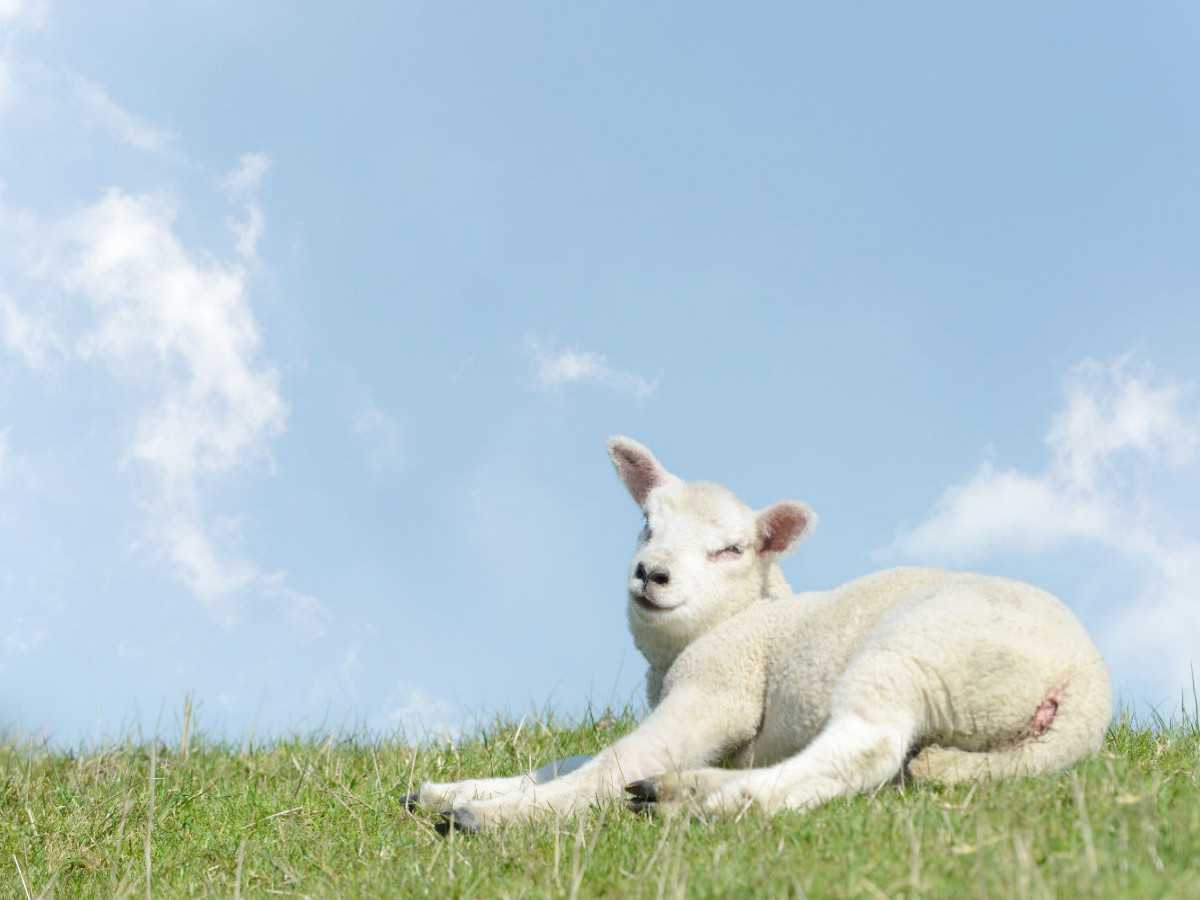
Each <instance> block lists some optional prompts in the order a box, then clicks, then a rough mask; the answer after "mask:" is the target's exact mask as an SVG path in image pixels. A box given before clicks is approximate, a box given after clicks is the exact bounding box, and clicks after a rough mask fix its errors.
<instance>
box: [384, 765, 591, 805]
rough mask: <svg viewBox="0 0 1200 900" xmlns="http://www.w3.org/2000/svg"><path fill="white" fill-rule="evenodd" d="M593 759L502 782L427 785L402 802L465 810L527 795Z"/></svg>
mask: <svg viewBox="0 0 1200 900" xmlns="http://www.w3.org/2000/svg"><path fill="white" fill-rule="evenodd" d="M590 759H591V757H590V756H568V757H567V758H566V759H557V760H555V761H554V762H552V763H547V764H546V765H544V766H542V767H541V768H538V769H534V770H533V771H531V772H525V773H524V774H522V775H512V776H508V777H501V778H468V779H466V780H463V781H446V782H440V783H439V782H435V781H426V782H425V783H424V784H422V785H421V789H420V791H419V792H417V793H415V794H407V795H405V796H404V797H403V798H402V800H401V802H403V803H404V805H405V806H407V807H408V808H409V809H412V808H413V807H415V806H421V807H424V808H425V809H434V810H439V809H448V808H450V807H453V806H461V805H462V804H464V803H466V802H468V801H470V800H485V799H488V798H490V797H500V796H503V795H505V794H510V793H512V792H513V791H523V790H527V789H528V788H530V787H533V786H534V785H535V784H544V783H546V782H548V781H552V780H553V779H555V778H560V777H562V776H564V775H567V774H569V773H571V772H574V771H575V770H576V769H578V768H579V767H580V766H582V765H583V764H584V763H586V762H588V761H589V760H590Z"/></svg>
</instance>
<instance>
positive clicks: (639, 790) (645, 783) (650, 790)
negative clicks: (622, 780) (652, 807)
mask: <svg viewBox="0 0 1200 900" xmlns="http://www.w3.org/2000/svg"><path fill="white" fill-rule="evenodd" d="M625 793H627V794H628V795H629V796H630V797H631V798H632V799H631V800H630V801H629V802H630V804H633V803H639V802H640V803H653V802H654V801H655V800H657V799H658V783H657V782H656V781H655V780H654V779H653V778H643V779H642V780H641V781H631V782H629V784H627V785H625Z"/></svg>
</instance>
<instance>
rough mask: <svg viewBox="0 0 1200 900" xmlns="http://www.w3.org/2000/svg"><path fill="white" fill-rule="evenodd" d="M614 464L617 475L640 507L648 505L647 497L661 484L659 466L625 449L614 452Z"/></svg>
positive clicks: (617, 449)
mask: <svg viewBox="0 0 1200 900" xmlns="http://www.w3.org/2000/svg"><path fill="white" fill-rule="evenodd" d="M613 463H614V464H615V465H616V467H617V474H618V475H619V476H620V477H621V481H622V482H623V483H624V484H625V487H626V489H627V490H628V491H629V493H630V494H632V495H633V499H634V500H636V501H637V504H638V506H643V505H645V503H646V497H647V496H648V495H649V494H650V491H652V490H653V489H654V488H655V487H657V486H658V482H659V480H660V479H659V470H658V466H657V465H656V464H655V463H654V460H652V459H647V458H646V457H645V456H643V455H641V454H640V453H635V452H633V451H631V450H630V449H628V448H625V447H617V448H615V450H614V452H613Z"/></svg>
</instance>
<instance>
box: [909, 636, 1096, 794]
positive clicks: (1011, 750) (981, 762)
mask: <svg viewBox="0 0 1200 900" xmlns="http://www.w3.org/2000/svg"><path fill="white" fill-rule="evenodd" d="M1111 716H1112V688H1111V687H1110V685H1109V680H1108V670H1107V669H1106V668H1105V666H1104V663H1103V661H1101V660H1100V658H1099V657H1098V656H1097V657H1096V659H1095V660H1094V661H1091V662H1090V663H1089V664H1088V665H1085V666H1081V667H1079V668H1078V669H1077V670H1076V671H1075V672H1074V673H1073V674H1072V676H1071V679H1070V680H1069V681H1068V682H1067V684H1066V686H1065V687H1063V688H1061V689H1058V690H1054V691H1050V692H1048V693H1047V695H1046V699H1045V700H1044V701H1043V702H1042V704H1041V706H1039V707H1038V708H1037V709H1036V710H1030V720H1029V727H1028V733H1027V734H1026V735H1025V736H1024V737H1023V738H1022V739H1021V740H1020V741H1019V742H1017V743H1016V744H1014V745H1013V746H1011V747H1006V748H1002V749H998V750H991V751H985V752H972V751H968V750H962V749H959V748H958V747H939V746H936V745H934V746H929V747H925V748H924V749H923V750H921V752H920V753H918V754H917V755H916V756H915V757H913V758H912V759H911V760H909V763H908V766H907V769H908V773H909V774H910V775H911V776H912V777H913V778H915V779H917V780H918V781H934V782H938V783H941V784H954V783H956V782H961V781H979V780H983V779H987V778H1014V777H1021V776H1029V775H1039V774H1042V773H1049V772H1056V771H1059V770H1061V769H1065V768H1066V767H1067V766H1069V765H1071V764H1072V763H1075V762H1078V761H1079V760H1080V759H1082V758H1083V757H1085V756H1087V755H1088V754H1089V753H1094V752H1096V751H1097V750H1099V749H1100V745H1101V743H1102V742H1103V741H1104V733H1105V731H1106V730H1107V728H1108V722H1109V719H1110V718H1111Z"/></svg>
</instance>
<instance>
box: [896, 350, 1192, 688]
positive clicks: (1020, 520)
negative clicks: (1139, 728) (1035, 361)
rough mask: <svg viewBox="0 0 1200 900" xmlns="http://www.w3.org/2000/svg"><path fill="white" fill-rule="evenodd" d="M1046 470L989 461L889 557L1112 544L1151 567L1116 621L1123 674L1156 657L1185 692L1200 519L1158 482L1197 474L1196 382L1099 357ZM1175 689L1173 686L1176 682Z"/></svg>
mask: <svg viewBox="0 0 1200 900" xmlns="http://www.w3.org/2000/svg"><path fill="white" fill-rule="evenodd" d="M1064 395H1065V405H1064V407H1063V408H1062V410H1061V411H1060V412H1059V413H1058V415H1057V416H1056V417H1055V420H1054V423H1053V426H1052V427H1051V429H1050V431H1049V433H1048V434H1047V436H1046V443H1047V446H1048V447H1049V450H1050V458H1049V461H1048V463H1047V465H1046V467H1045V469H1044V470H1043V471H1041V472H1040V473H1036V474H1028V473H1024V472H1020V471H1017V470H1014V469H1007V470H998V469H997V468H996V467H995V466H994V465H993V464H991V463H984V464H983V465H982V466H981V467H980V468H979V470H978V471H977V472H976V473H975V475H974V477H972V478H971V479H970V480H969V481H967V482H966V483H965V484H961V485H957V486H954V487H951V488H948V489H947V490H946V491H945V492H944V493H943V494H942V496H941V497H940V498H938V500H937V502H936V503H935V504H934V507H933V510H932V511H931V513H930V514H929V516H928V517H927V518H926V519H925V520H924V521H923V522H921V523H919V524H918V525H916V526H915V527H913V528H910V529H907V530H904V531H902V532H901V533H900V534H899V535H898V536H897V537H896V539H895V541H894V542H893V543H892V545H891V546H890V547H888V548H886V549H885V550H884V551H882V552H881V555H882V556H887V557H903V558H909V559H914V560H920V561H925V562H931V561H932V562H942V563H946V564H967V563H973V562H976V561H979V560H981V559H984V558H985V557H987V556H989V555H991V554H995V553H1005V552H1007V553H1014V552H1015V553H1042V552H1048V551H1052V550H1054V549H1056V548H1059V547H1062V546H1064V545H1068V544H1075V545H1081V546H1095V547H1101V548H1104V549H1106V550H1108V551H1111V552H1112V553H1113V554H1114V555H1115V556H1117V557H1118V558H1121V559H1123V560H1125V561H1126V563H1128V564H1130V565H1131V566H1132V567H1133V568H1134V569H1135V571H1137V572H1138V573H1140V593H1139V595H1138V596H1137V597H1135V598H1131V601H1130V603H1129V604H1128V605H1127V606H1126V607H1125V608H1123V609H1121V610H1119V611H1117V612H1116V613H1115V614H1114V615H1113V616H1112V618H1111V620H1110V624H1109V628H1108V631H1107V634H1106V638H1107V644H1108V645H1109V646H1110V647H1112V648H1114V649H1115V650H1116V652H1117V653H1118V654H1119V655H1120V656H1121V657H1122V660H1121V661H1120V662H1118V663H1117V667H1118V668H1123V669H1124V671H1132V670H1133V669H1134V661H1135V660H1137V659H1143V660H1144V659H1145V658H1146V656H1147V654H1151V653H1153V654H1154V658H1156V659H1158V660H1159V661H1160V663H1165V665H1162V666H1161V673H1162V679H1161V680H1160V681H1159V682H1158V683H1157V684H1156V687H1157V688H1159V689H1162V690H1167V691H1170V690H1172V689H1174V690H1177V689H1178V686H1179V685H1182V684H1184V683H1185V682H1186V679H1187V678H1188V677H1189V671H1190V666H1191V664H1192V662H1193V661H1194V660H1198V659H1200V654H1197V651H1196V648H1197V647H1200V601H1198V600H1197V598H1198V597H1200V517H1197V516H1196V515H1195V512H1194V510H1189V509H1182V510H1181V509H1176V508H1173V506H1174V504H1173V503H1172V497H1171V495H1170V492H1169V490H1164V489H1163V488H1162V487H1161V486H1158V487H1156V485H1158V484H1159V479H1161V478H1163V477H1168V478H1169V476H1170V475H1171V474H1172V473H1174V474H1176V475H1181V476H1183V477H1184V478H1185V479H1194V477H1195V474H1196V473H1195V466H1194V465H1193V460H1194V458H1195V450H1196V447H1197V442H1198V440H1200V414H1198V413H1197V410H1196V408H1195V405H1194V403H1193V397H1192V390H1191V388H1190V387H1189V386H1185V385H1180V384H1178V383H1176V382H1174V381H1172V380H1171V379H1169V378H1167V377H1165V376H1163V375H1160V374H1158V373H1155V372H1154V371H1153V370H1151V369H1150V368H1149V367H1147V366H1137V365H1136V364H1135V363H1134V361H1133V360H1132V359H1131V358H1129V357H1123V358H1122V359H1120V360H1118V361H1117V362H1115V363H1113V364H1112V365H1108V366H1105V365H1102V364H1100V363H1098V362H1095V361H1092V360H1089V361H1087V362H1084V363H1082V364H1081V365H1079V366H1077V367H1076V368H1075V369H1074V370H1073V371H1072V372H1070V373H1069V374H1068V376H1067V377H1066V379H1065V380H1064ZM1172 685H1174V686H1175V687H1174V688H1172V687H1171V686H1172Z"/></svg>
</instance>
